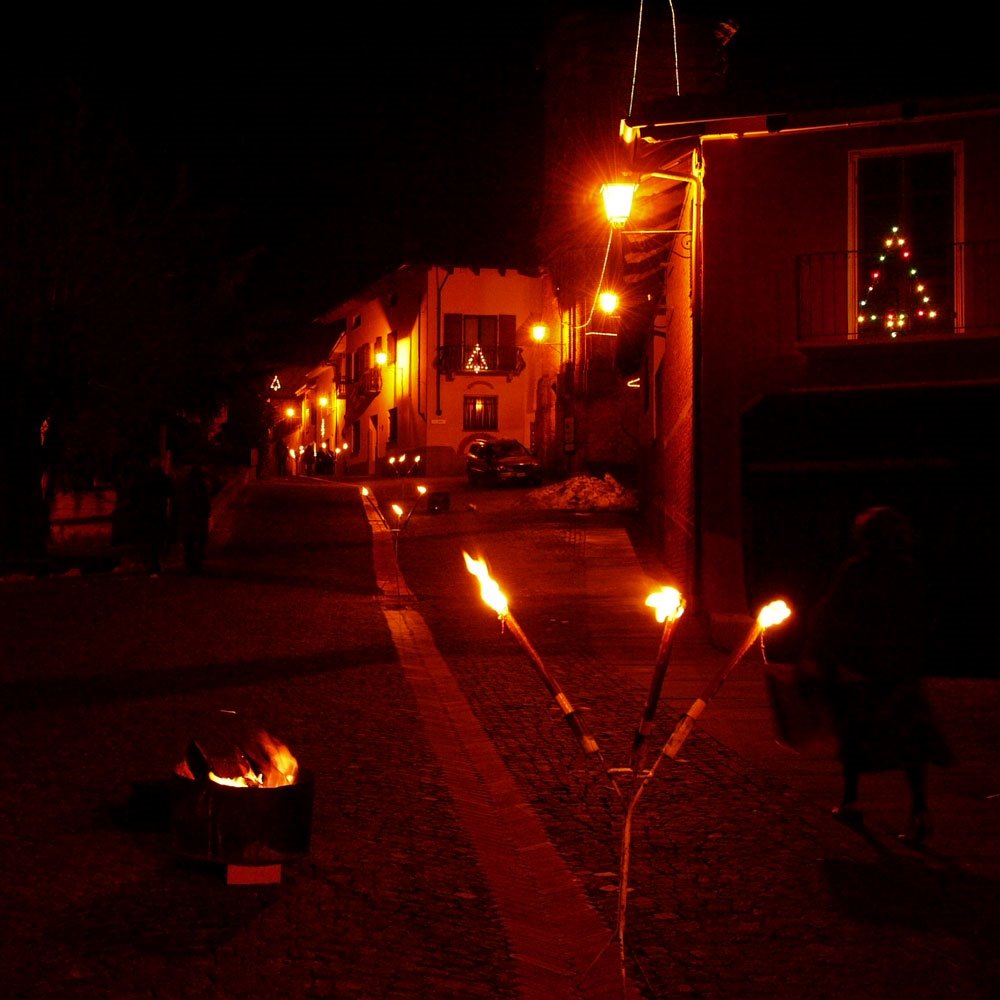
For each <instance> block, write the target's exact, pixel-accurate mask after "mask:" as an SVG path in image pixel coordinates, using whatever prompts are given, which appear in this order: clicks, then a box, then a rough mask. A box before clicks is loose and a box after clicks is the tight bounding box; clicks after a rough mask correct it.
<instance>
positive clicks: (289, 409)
mask: <svg viewBox="0 0 1000 1000" xmlns="http://www.w3.org/2000/svg"><path fill="white" fill-rule="evenodd" d="M285 416H286V417H294V416H295V407H294V406H286V407H285Z"/></svg>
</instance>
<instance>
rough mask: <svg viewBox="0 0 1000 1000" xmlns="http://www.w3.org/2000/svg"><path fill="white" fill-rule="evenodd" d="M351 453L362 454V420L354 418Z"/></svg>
mask: <svg viewBox="0 0 1000 1000" xmlns="http://www.w3.org/2000/svg"><path fill="white" fill-rule="evenodd" d="M351 454H352V455H360V454H361V421H360V420H354V421H352V422H351Z"/></svg>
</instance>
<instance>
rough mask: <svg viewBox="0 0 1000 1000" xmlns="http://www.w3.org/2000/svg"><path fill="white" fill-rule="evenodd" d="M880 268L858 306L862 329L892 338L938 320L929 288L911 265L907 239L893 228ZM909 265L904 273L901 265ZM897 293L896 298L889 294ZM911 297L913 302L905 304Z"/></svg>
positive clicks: (873, 272) (871, 276) (884, 244)
mask: <svg viewBox="0 0 1000 1000" xmlns="http://www.w3.org/2000/svg"><path fill="white" fill-rule="evenodd" d="M882 247H883V249H882V251H881V252H880V253H879V256H878V265H879V266H877V267H874V268H872V270H871V272H870V274H869V275H868V280H869V284H868V287H867V290H866V291H865V295H864V297H863V298H862V299H861V300H860V302H859V303H858V329H859V331H860V330H863V329H864V327H866V326H867V327H873V326H874V327H877V326H879V325H881V328H882V329H883V330H884V331H885V332H887V333H888V334H889V336H890V337H893V338H895V337H897V336H898V335H899V334H900V333H902V332H904V331H906V330H909V329H912V327H913V325H914V323H921V322H925V321H929V320H934V319H937V315H938V313H937V310H936V309H935V308H934V307H933V305H932V304H931V297H930V295H929V294H928V289H927V285H926V284H925V283H924V282H923V281H921V280H919V279H918V278H917V269H916V267H914V266H913V265H912V264H909V261H910V258H911V257H912V251H911V250H910V246H909V243H908V241H907V238H906V236H904V235H903V234H902V233H900V231H899V226H893V227H892V228H891V229H890V231H889V233H888V234H887V235H886V236H885V238H884V239H883V240H882ZM903 264H909V266H908V267H906V268H905V269H903V270H902V273H900V271H901V268H900V265H903ZM890 292H895V293H896V295H895V296H892V295H890V294H888V293H890ZM907 293H909V302H908V303H903V302H902V301H901V300H902V299H903V298H904V297H905V296H906V294H907Z"/></svg>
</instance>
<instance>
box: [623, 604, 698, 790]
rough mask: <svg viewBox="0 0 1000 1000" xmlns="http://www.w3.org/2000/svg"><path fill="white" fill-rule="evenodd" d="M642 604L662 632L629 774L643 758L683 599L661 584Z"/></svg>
mask: <svg viewBox="0 0 1000 1000" xmlns="http://www.w3.org/2000/svg"><path fill="white" fill-rule="evenodd" d="M646 606H647V607H649V608H652V609H653V610H654V612H655V613H656V620H657V621H658V622H662V623H663V633H662V635H661V636H660V648H659V651H658V652H657V654H656V665H655V666H654V668H653V676H652V678H651V680H650V682H649V692H648V693H647V695H646V705H645V707H644V708H643V711H642V718H641V719H640V721H639V728H638V729H636V732H635V740H634V742H633V744H632V760H631V767H632V774H633V775H635V774H638V773H639V771H640V770H641V769H642V765H643V763H644V762H645V759H646V749H645V742H646V737H648V736H649V733H650V731H651V730H652V728H653V719H654V718H655V717H656V706H657V704H658V702H659V700H660V691H661V690H662V689H663V681H664V678H665V677H666V676H667V665H668V664H669V662H670V653H671V650H672V649H673V644H674V632H675V631H676V627H677V622H678V621H679V620H680V617H681V615H682V614H684V607H685V602H684V598H683V597H681V593H680V591H679V590H677V589H676V588H675V587H661V588H660V589H659V590H657V591H655V592H654V593H652V594H650V595H649V597H647V598H646Z"/></svg>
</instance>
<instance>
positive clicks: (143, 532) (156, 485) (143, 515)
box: [134, 455, 174, 577]
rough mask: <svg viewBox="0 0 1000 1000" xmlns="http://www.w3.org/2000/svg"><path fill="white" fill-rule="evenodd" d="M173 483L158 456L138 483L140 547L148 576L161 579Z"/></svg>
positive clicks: (137, 510)
mask: <svg viewBox="0 0 1000 1000" xmlns="http://www.w3.org/2000/svg"><path fill="white" fill-rule="evenodd" d="M173 495H174V482H173V480H172V479H171V478H170V476H169V475H168V474H167V472H166V470H165V469H164V468H163V464H162V461H161V459H160V456H159V455H153V456H152V457H151V458H150V460H149V465H148V466H147V468H146V469H145V470H144V471H143V472H141V473H140V474H139V477H138V479H137V481H136V483H135V504H134V506H135V514H136V518H137V521H138V529H139V543H140V546H141V550H142V555H143V561H144V563H145V567H146V572H147V573H149V575H150V576H153V577H156V576H159V575H160V569H161V566H160V559H161V557H162V555H163V553H164V552H165V551H166V548H167V545H168V543H169V540H170V515H171V502H172V500H173Z"/></svg>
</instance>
